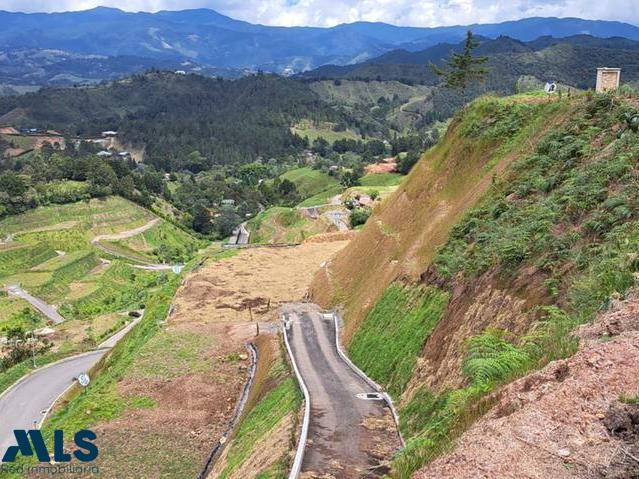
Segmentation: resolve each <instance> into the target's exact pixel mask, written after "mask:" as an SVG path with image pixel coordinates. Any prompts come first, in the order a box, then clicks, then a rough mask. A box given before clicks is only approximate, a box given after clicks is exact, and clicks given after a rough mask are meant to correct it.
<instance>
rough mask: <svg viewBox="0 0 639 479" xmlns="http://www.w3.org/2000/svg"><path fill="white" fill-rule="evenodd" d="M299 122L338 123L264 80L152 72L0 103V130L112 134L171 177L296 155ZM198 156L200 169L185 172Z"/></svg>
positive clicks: (309, 99) (296, 91) (307, 95)
mask: <svg viewBox="0 0 639 479" xmlns="http://www.w3.org/2000/svg"><path fill="white" fill-rule="evenodd" d="M302 118H309V119H313V120H318V121H320V120H335V119H336V118H337V115H336V113H335V112H334V110H332V109H331V108H329V107H328V106H327V105H326V104H325V103H323V102H322V101H321V100H319V98H318V97H317V95H316V94H315V93H314V92H313V91H311V90H310V89H309V88H308V86H307V85H304V84H302V83H300V82H297V81H294V80H290V79H286V78H282V77H277V76H272V75H261V74H260V75H254V76H250V77H246V78H242V79H239V80H237V81H226V80H222V79H212V78H206V77H203V76H199V75H176V74H173V73H160V72H157V73H150V74H145V75H136V76H133V77H131V78H130V79H126V80H121V81H118V82H114V83H110V84H104V85H100V86H96V87H81V88H70V89H44V90H41V91H39V92H36V93H29V94H26V95H22V96H18V97H9V98H0V124H3V123H4V124H7V123H8V124H11V125H13V126H21V127H39V128H43V129H53V130H56V131H59V132H61V133H63V134H65V135H68V136H96V135H97V136H99V134H100V132H101V131H104V130H117V131H118V133H119V137H120V138H121V139H122V140H123V141H124V142H125V143H127V144H130V145H133V146H140V147H142V146H143V147H145V153H146V160H145V162H147V163H150V164H153V165H155V166H156V167H158V168H162V169H164V170H168V171H171V170H175V169H181V168H185V167H189V169H191V170H198V169H199V170H203V169H208V168H210V167H211V166H212V165H225V164H233V163H235V164H236V163H248V162H250V161H252V160H254V159H256V158H257V157H258V156H262V157H266V158H269V157H272V156H280V155H284V154H287V153H291V152H294V151H299V150H301V149H302V148H303V147H304V146H305V143H304V141H303V139H302V138H300V137H298V136H296V135H294V134H292V133H291V131H290V129H289V127H290V126H291V125H292V124H294V123H295V122H296V121H298V120H300V119H302ZM195 151H197V152H199V155H198V156H196V157H195V158H196V159H195V161H197V162H199V163H200V164H197V165H186V164H185V163H186V162H187V161H193V160H194V159H193V158H191V159H190V160H187V159H186V157H187V155H189V154H190V153H193V152H195Z"/></svg>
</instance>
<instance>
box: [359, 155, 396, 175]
mask: <svg viewBox="0 0 639 479" xmlns="http://www.w3.org/2000/svg"><path fill="white" fill-rule="evenodd" d="M364 171H365V172H366V174H367V175H375V174H379V173H394V172H395V171H397V160H396V159H395V157H392V158H385V159H384V160H383V161H381V162H380V163H373V164H372V165H366V168H364Z"/></svg>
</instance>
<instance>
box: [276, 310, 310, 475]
mask: <svg viewBox="0 0 639 479" xmlns="http://www.w3.org/2000/svg"><path fill="white" fill-rule="evenodd" d="M288 324H289V323H288V321H287V320H286V319H285V320H284V324H283V326H282V330H283V332H284V343H285V344H286V350H287V351H288V356H289V357H290V358H291V364H292V365H293V371H295V376H296V377H297V382H298V383H299V385H300V388H302V392H303V393H304V420H303V421H302V432H301V433H300V439H299V442H298V444H297V451H295V459H294V460H293V465H292V466H291V472H290V473H289V475H288V479H297V478H298V477H299V475H300V471H301V470H302V461H303V460H304V452H305V451H306V440H307V438H308V427H309V423H310V421H311V395H310V394H309V392H308V388H307V387H306V384H305V383H304V379H302V375H301V373H300V370H299V368H298V367H297V363H296V362H295V358H294V357H293V351H292V350H291V345H290V343H289V342H288V332H287V330H288Z"/></svg>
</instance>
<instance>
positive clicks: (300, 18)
mask: <svg viewBox="0 0 639 479" xmlns="http://www.w3.org/2000/svg"><path fill="white" fill-rule="evenodd" d="M99 5H102V6H109V7H116V8H120V9H122V10H126V11H147V12H155V11H158V10H183V9H187V8H202V7H204V8H211V9H214V10H217V11H218V12H220V13H223V14H225V15H228V16H230V17H232V18H236V19H238V20H245V21H248V22H251V23H261V24H264V25H282V26H293V25H307V26H320V27H328V26H333V25H337V24H339V23H350V22H355V21H360V20H365V21H383V22H386V23H392V24H395V25H403V26H420V27H432V26H441V25H466V24H471V23H493V22H500V21H505V20H515V19H519V18H524V17H532V16H555V17H580V18H587V19H595V20H619V21H625V22H628V23H632V24H634V25H639V0H596V1H595V0H506V1H504V0H377V1H372V0H363V1H355V0H270V1H264V0H243V1H231V0H0V10H9V11H23V12H52V11H58V12H59V11H71V10H86V9H89V8H93V7H96V6H99Z"/></svg>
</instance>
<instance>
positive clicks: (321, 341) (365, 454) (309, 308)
mask: <svg viewBox="0 0 639 479" xmlns="http://www.w3.org/2000/svg"><path fill="white" fill-rule="evenodd" d="M282 313H283V318H284V321H285V324H286V326H285V327H286V330H287V336H288V341H289V344H290V348H291V352H292V355H293V358H294V360H295V363H296V365H297V367H298V369H299V371H300V374H301V376H302V378H303V381H304V383H305V385H306V387H307V389H308V392H309V395H310V422H309V432H308V440H307V444H306V450H305V453H304V459H303V462H302V469H301V475H300V477H304V478H315V477H317V478H320V477H339V478H344V479H351V478H363V477H371V478H372V477H382V476H384V474H385V473H387V472H388V463H389V460H390V459H391V457H392V454H393V452H394V451H395V450H396V449H397V448H398V447H399V446H400V443H399V437H398V435H397V431H396V427H395V423H394V420H393V416H392V414H391V411H390V409H389V408H388V407H387V405H386V402H385V401H384V400H383V399H382V398H381V397H379V395H378V394H376V391H375V390H374V389H373V388H372V387H371V386H370V385H369V383H368V382H367V381H365V380H364V379H363V378H362V377H360V376H359V375H358V374H356V373H355V371H354V370H353V369H352V368H351V367H350V366H349V365H348V364H347V363H346V362H345V361H344V360H343V359H342V358H341V357H340V355H339V353H338V351H337V346H336V330H335V323H334V320H333V316H332V314H326V315H325V314H323V312H322V311H321V310H320V309H319V307H318V306H316V305H312V304H306V303H292V304H288V305H285V306H284V307H283V308H282Z"/></svg>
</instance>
